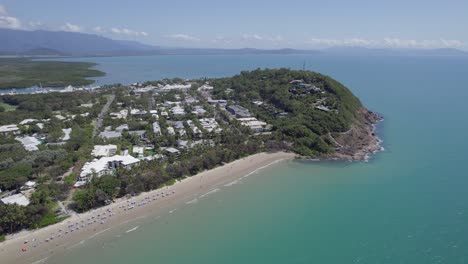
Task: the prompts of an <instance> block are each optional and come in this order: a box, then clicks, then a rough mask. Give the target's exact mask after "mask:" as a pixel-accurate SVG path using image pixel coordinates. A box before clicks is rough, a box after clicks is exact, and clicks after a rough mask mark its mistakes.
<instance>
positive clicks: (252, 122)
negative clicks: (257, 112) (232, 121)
mask: <svg viewBox="0 0 468 264" xmlns="http://www.w3.org/2000/svg"><path fill="white" fill-rule="evenodd" d="M237 120H239V121H240V122H241V124H242V125H243V126H247V127H249V128H250V129H252V131H254V132H263V131H264V130H265V127H266V126H267V125H268V124H267V123H266V122H263V121H259V120H257V118H255V117H247V118H238V119H237Z"/></svg>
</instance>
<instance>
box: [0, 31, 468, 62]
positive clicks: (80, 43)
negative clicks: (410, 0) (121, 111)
mask: <svg viewBox="0 0 468 264" xmlns="http://www.w3.org/2000/svg"><path fill="white" fill-rule="evenodd" d="M0 40H1V41H0V55H3V56H6V55H9V56H15V55H16V56H138V55H221V54H331V55H369V56H370V55H416V56H467V55H468V53H467V52H464V51H461V50H457V49H434V50H416V49H408V50H403V49H398V50H395V49H369V48H358V47H334V48H329V49H324V50H299V49H271V50H267V49H252V48H244V49H214V48H171V47H159V46H151V45H146V44H142V43H139V42H136V41H127V40H114V39H109V38H106V37H102V36H98V35H94V34H85V33H77V32H64V31H45V30H37V31H26V30H12V29H0Z"/></svg>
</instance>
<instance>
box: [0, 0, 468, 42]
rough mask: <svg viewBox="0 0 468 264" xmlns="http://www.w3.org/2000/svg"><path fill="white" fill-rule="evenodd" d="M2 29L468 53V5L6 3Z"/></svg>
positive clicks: (464, 0)
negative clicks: (456, 49) (467, 51)
mask: <svg viewBox="0 0 468 264" xmlns="http://www.w3.org/2000/svg"><path fill="white" fill-rule="evenodd" d="M0 27H1V28H12V29H21V30H39V29H44V30H54V31H60V30H61V31H74V32H82V33H91V34H97V35H102V36H105V37H109V38H113V39H126V40H136V41H139V42H142V43H146V44H150V45H158V46H177V47H206V48H245V47H249V48H268V49H270V48H271V49H274V48H298V49H320V48H327V47H333V46H350V47H368V48H405V49H406V48H416V49H430V48H458V49H463V50H468V0H441V1H438V0H424V1H422V0H386V1H381V0H368V1H365V0H326V1H323V0H321V1H316V0H287V1H284V0H270V1H266V0H263V1H258V0H235V1H233V0H228V1H224V0H191V1H188V0H186V1H183V0H170V1H160V0H134V1H128V0H79V1H71V0H0Z"/></svg>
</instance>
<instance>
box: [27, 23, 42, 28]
mask: <svg viewBox="0 0 468 264" xmlns="http://www.w3.org/2000/svg"><path fill="white" fill-rule="evenodd" d="M43 26H44V24H42V22H40V21H30V22H28V28H29V29H35V28H41V27H43Z"/></svg>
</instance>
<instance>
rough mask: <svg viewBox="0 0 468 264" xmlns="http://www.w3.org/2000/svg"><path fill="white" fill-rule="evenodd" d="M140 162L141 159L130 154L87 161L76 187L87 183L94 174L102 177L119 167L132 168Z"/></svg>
mask: <svg viewBox="0 0 468 264" xmlns="http://www.w3.org/2000/svg"><path fill="white" fill-rule="evenodd" d="M138 162H140V160H139V159H136V158H134V157H132V156H130V155H127V156H121V155H115V156H112V157H102V158H100V159H95V160H93V161H91V162H87V163H85V165H84V166H83V168H82V169H81V173H80V176H79V178H78V181H77V182H76V183H75V187H80V186H83V185H84V184H86V182H88V181H90V180H91V179H92V178H93V176H94V175H96V176H97V177H101V176H102V175H104V174H106V173H110V172H112V171H114V170H115V169H117V168H131V167H132V166H133V165H135V164H137V163H138Z"/></svg>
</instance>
